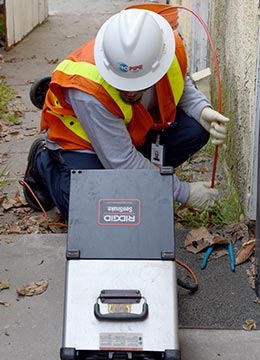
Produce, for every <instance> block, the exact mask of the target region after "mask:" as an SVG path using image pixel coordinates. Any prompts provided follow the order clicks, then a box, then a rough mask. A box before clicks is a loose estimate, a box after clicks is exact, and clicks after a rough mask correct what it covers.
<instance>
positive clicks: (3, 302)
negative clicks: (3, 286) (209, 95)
mask: <svg viewBox="0 0 260 360" xmlns="http://www.w3.org/2000/svg"><path fill="white" fill-rule="evenodd" d="M0 305H4V306H5V307H8V306H10V304H9V303H8V302H6V301H3V300H0Z"/></svg>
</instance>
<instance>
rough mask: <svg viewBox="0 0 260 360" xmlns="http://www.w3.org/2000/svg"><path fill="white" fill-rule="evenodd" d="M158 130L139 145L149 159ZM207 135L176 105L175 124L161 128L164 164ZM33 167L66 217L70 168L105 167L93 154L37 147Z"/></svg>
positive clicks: (188, 151) (185, 156) (187, 154)
mask: <svg viewBox="0 0 260 360" xmlns="http://www.w3.org/2000/svg"><path fill="white" fill-rule="evenodd" d="M157 134H158V132H157V131H150V132H149V133H148V134H147V137H146V142H145V144H144V146H142V147H139V148H138V150H139V151H140V152H141V153H142V154H143V155H144V156H145V157H147V158H148V159H150V154H151V143H152V142H154V141H155V138H156V135H157ZM208 139H209V134H208V132H207V131H205V130H204V129H203V128H202V126H201V125H200V124H199V123H198V122H197V121H196V120H194V119H192V118H190V117H188V116H187V115H186V114H185V113H184V112H183V111H182V110H180V109H178V111H177V116H176V121H175V122H174V125H173V126H172V127H169V128H167V129H164V130H163V131H160V143H161V144H164V146H165V165H167V166H173V167H174V168H176V167H177V166H179V165H180V164H182V163H183V162H184V161H186V160H187V159H188V158H189V157H190V156H192V155H193V154H194V153H196V152H197V151H198V150H200V149H201V148H202V147H203V146H204V145H205V144H206V143H207V142H208ZM34 168H35V170H36V171H37V172H38V173H39V175H40V177H41V179H42V181H43V184H44V186H46V187H47V189H48V190H49V193H50V195H51V196H52V198H53V201H54V202H55V204H56V206H57V208H58V209H59V211H60V212H61V214H62V215H63V216H64V218H65V219H68V212H69V192H70V172H71V170H77V169H81V170H85V169H104V167H103V165H102V164H101V162H100V161H99V159H98V157H97V156H96V155H95V154H87V153H80V152H74V151H69V150H56V151H52V150H47V149H39V150H38V152H37V155H36V159H35V164H34Z"/></svg>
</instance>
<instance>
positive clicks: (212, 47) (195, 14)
mask: <svg viewBox="0 0 260 360" xmlns="http://www.w3.org/2000/svg"><path fill="white" fill-rule="evenodd" d="M170 9H183V10H187V11H188V12H190V13H192V14H193V15H194V16H195V17H196V18H197V19H198V20H199V22H200V23H201V25H202V26H203V28H204V30H205V32H206V34H207V37H208V40H209V43H210V46H211V50H212V54H213V58H214V63H215V67H216V76H217V93H218V112H219V113H221V111H222V108H221V103H222V100H221V85H220V71H219V65H218V59H217V53H216V49H215V46H214V44H213V41H212V38H211V35H210V32H209V30H208V27H207V25H206V23H205V22H204V20H203V19H202V18H201V17H200V16H199V15H198V14H197V13H196V12H195V11H194V10H192V9H190V8H188V7H186V6H168V7H166V8H164V9H162V10H160V11H159V14H162V13H163V12H165V11H168V10H170ZM217 161H218V145H216V146H215V153H214V161H213V169H212V177H211V187H212V188H214V186H215V177H216V170H217Z"/></svg>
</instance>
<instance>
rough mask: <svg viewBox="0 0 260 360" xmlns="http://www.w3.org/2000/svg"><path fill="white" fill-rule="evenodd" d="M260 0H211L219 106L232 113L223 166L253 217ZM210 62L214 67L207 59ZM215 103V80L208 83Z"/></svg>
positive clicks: (224, 111) (246, 210) (247, 211)
mask: <svg viewBox="0 0 260 360" xmlns="http://www.w3.org/2000/svg"><path fill="white" fill-rule="evenodd" d="M259 6H260V4H259V0H243V1H242V0H236V1H226V0H214V1H211V18H210V19H211V20H210V21H211V27H210V30H211V35H212V37H213V41H214V44H215V47H216V50H217V56H218V61H219V67H220V74H221V92H222V112H223V114H225V115H226V116H228V117H230V119H231V123H230V126H229V137H228V140H227V144H226V147H225V156H224V161H225V168H226V170H227V173H228V174H229V175H230V177H231V179H232V181H233V183H234V184H235V187H236V189H237V190H238V193H239V196H240V199H241V202H242V205H243V207H244V209H245V212H246V213H247V214H248V215H249V217H251V218H254V217H255V214H254V212H255V210H254V205H253V207H252V198H256V193H255V190H256V179H255V171H254V170H255V163H254V160H255V159H254V156H253V154H255V155H257V152H256V146H257V144H256V143H255V141H256V136H255V134H256V131H258V129H257V121H256V120H257V119H256V109H257V106H258V104H256V93H257V67H258V65H257V64H258V58H259V46H258V44H259V15H260V9H259ZM211 64H212V65H211V68H213V67H214V65H213V63H212V62H211ZM211 90H212V93H211V96H212V101H213V103H214V104H217V96H216V93H217V92H216V83H212V87H211Z"/></svg>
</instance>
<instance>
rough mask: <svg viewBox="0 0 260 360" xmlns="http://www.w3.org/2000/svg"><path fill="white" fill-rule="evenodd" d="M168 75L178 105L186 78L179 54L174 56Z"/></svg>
mask: <svg viewBox="0 0 260 360" xmlns="http://www.w3.org/2000/svg"><path fill="white" fill-rule="evenodd" d="M167 76H168V80H169V83H170V86H171V89H172V94H173V97H174V101H175V105H177V104H178V102H179V101H180V98H181V96H182V93H183V89H184V78H183V75H182V71H181V67H180V64H179V62H178V59H177V56H174V59H173V62H172V64H171V66H170V69H169V70H168V72H167Z"/></svg>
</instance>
